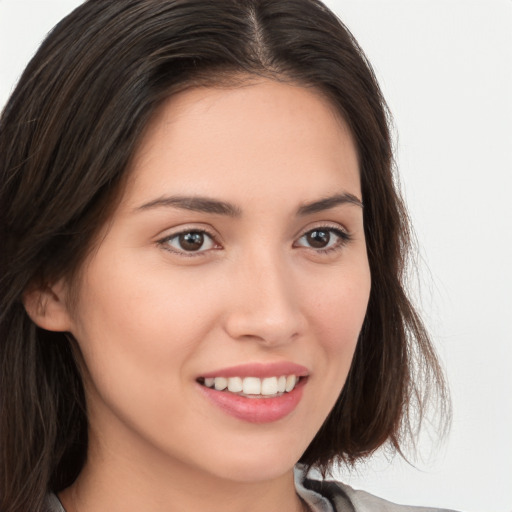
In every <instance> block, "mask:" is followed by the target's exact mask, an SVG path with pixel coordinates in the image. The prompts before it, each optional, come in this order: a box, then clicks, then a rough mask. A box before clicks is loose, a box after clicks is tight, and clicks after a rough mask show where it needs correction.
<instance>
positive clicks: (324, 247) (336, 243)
mask: <svg viewBox="0 0 512 512" xmlns="http://www.w3.org/2000/svg"><path fill="white" fill-rule="evenodd" d="M350 240H351V237H350V235H349V234H348V233H347V232H345V231H343V230H342V229H339V228H331V227H319V228H315V229H312V230H310V231H308V232H307V233H304V234H303V235H302V236H301V237H300V238H299V239H298V240H297V242H296V243H295V244H294V246H295V247H306V248H308V249H317V250H318V251H319V252H326V251H331V250H336V249H341V248H342V247H343V246H344V245H345V244H346V243H347V242H349V241H350Z"/></svg>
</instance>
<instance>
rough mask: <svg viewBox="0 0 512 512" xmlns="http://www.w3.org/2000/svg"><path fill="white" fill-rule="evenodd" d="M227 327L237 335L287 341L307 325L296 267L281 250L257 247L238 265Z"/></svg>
mask: <svg viewBox="0 0 512 512" xmlns="http://www.w3.org/2000/svg"><path fill="white" fill-rule="evenodd" d="M237 267H238V268H237V271H236V275H235V276H234V282H233V291H234V294H233V299H234V300H233V302H232V307H231V311H229V312H228V320H227V330H228V332H229V333H230V335H231V336H233V337H234V338H255V339H258V340H259V341H261V342H264V343H266V344H272V345H276V344H283V343H286V342H288V341H290V340H292V339H293V338H294V337H295V336H297V335H298V334H299V333H300V332H301V330H302V328H303V320H302V315H301V312H300V307H299V301H298V297H297V294H296V283H295V279H294V276H293V272H292V269H291V268H290V266H289V264H287V262H286V261H285V256H284V255H283V254H280V253H279V251H275V250H272V249H269V250H261V248H260V249H259V250H255V251H252V252H251V254H250V255H246V257H244V258H243V262H241V263H240V264H239V265H237Z"/></svg>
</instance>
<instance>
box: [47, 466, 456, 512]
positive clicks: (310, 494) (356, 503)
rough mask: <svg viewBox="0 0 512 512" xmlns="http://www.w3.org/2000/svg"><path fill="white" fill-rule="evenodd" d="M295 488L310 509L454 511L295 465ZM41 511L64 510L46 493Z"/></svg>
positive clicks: (340, 511) (313, 511) (317, 511)
mask: <svg viewBox="0 0 512 512" xmlns="http://www.w3.org/2000/svg"><path fill="white" fill-rule="evenodd" d="M295 488H296V490H297V494H298V495H299V496H300V497H301V498H302V499H303V500H304V501H305V502H306V503H307V505H308V506H309V508H310V509H311V512H455V511H450V510H447V509H440V508H427V507H410V506H407V505H396V504H394V503H391V502H389V501H386V500H383V499H381V498H377V497H376V496H373V495H371V494H369V493H367V492H364V491H357V490H355V489H352V487H350V486H348V485H345V484H342V483H340V482H335V481H332V480H322V481H320V480H311V479H308V478H307V477H306V475H305V474H304V471H303V469H302V468H301V467H300V466H298V467H296V468H295ZM44 512H66V511H65V510H64V507H63V506H62V504H61V502H60V501H59V499H58V498H57V496H55V494H49V495H48V496H47V499H46V508H45V510H44ZM283 512H284V511H283Z"/></svg>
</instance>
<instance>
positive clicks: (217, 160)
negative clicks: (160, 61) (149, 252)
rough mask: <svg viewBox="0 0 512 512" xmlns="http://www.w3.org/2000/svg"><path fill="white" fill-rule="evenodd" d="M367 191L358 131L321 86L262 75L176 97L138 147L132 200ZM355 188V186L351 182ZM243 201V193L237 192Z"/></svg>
mask: <svg viewBox="0 0 512 512" xmlns="http://www.w3.org/2000/svg"><path fill="white" fill-rule="evenodd" d="M333 189H343V190H344V191H347V192H350V193H352V194H354V195H357V196H358V197H360V184H359V170H358V161H357V154H356V149H355V145H354V142H353V138H352V135H351V133H350V131H349V129H348V127H347V125H346V123H345V122H344V121H343V119H341V116H340V115H339V114H338V113H337V111H336V109H335V108H334V107H333V106H332V104H331V103H330V102H329V101H328V100H327V99H326V98H325V97H324V96H323V95H322V94H321V93H319V92H318V91H316V90H315V89H310V88H304V87H300V86H296V85H291V84H288V83H282V82H275V81H270V80H261V81H259V82H256V83H249V84H247V85H243V86H238V87H234V88H225V87H223V88H220V87H219V88H213V87H198V88H194V89H189V90H186V91H184V92H181V93H179V94H176V95H174V96H173V97H171V98H170V99H169V100H168V101H167V102H166V103H164V104H163V106H162V107H161V108H160V109H159V111H158V112H157V114H156V116H155V118H154V119H153V120H152V122H151V123H150V125H149V126H148V129H147V131H146V133H145V135H144V137H143V139H142V141H141V144H140V146H139V149H138V151H137V152H136V155H135V158H134V161H133V164H132V170H131V176H130V180H129V184H128V187H127V191H126V192H127V193H126V197H125V201H126V202H128V203H130V204H132V205H133V206H135V203H136V202H138V201H141V200H144V199H150V196H155V195H159V194H160V195H162V194H164V193H167V192H168V191H170V190H172V192H173V193H179V194H200V195H212V194H213V195H216V196H219V195H220V196H236V194H251V195H252V196H254V195H258V194H259V195H261V196H265V197H266V196H269V195H272V194H273V193H277V194H278V195H279V194H281V193H282V192H283V190H287V191H288V193H289V194H293V193H295V194H296V195H297V194H298V195H301V196H305V197H301V199H303V200H304V201H307V200H308V199H309V197H306V196H308V193H309V192H310V193H311V194H314V195H330V194H332V192H333ZM347 189H348V190H347ZM233 199H234V201H235V202H236V197H233Z"/></svg>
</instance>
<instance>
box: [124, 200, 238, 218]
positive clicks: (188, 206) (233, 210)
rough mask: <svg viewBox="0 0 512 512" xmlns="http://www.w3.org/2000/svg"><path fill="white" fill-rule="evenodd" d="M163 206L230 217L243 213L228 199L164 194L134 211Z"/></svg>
mask: <svg viewBox="0 0 512 512" xmlns="http://www.w3.org/2000/svg"><path fill="white" fill-rule="evenodd" d="M161 207H167V208H169V207H171V208H180V209H182V210H192V211H196V212H203V213H213V214H217V215H227V216H229V217H240V216H241V215H242V211H241V210H240V208H238V206H235V205H233V204H231V203H228V202H226V201H220V200H218V199H211V198H208V197H201V196H162V197H159V198H157V199H154V200H152V201H149V202H147V203H144V204H143V205H141V206H138V207H136V208H135V209H134V211H140V210H149V209H153V208H161Z"/></svg>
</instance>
